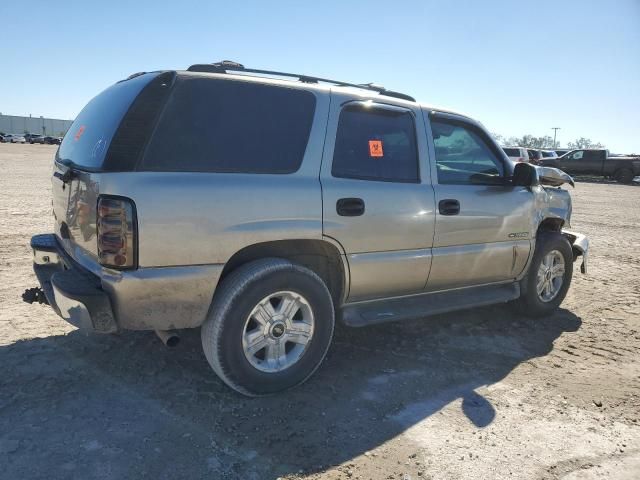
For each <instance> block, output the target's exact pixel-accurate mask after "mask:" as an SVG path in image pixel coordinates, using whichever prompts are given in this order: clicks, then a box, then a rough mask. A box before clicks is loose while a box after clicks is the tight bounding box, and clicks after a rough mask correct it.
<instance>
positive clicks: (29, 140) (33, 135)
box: [24, 133, 42, 143]
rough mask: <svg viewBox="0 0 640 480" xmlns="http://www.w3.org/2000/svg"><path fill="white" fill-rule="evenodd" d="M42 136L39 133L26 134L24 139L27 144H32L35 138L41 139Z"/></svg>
mask: <svg viewBox="0 0 640 480" xmlns="http://www.w3.org/2000/svg"><path fill="white" fill-rule="evenodd" d="M41 136H42V135H40V134H39V133H25V134H24V139H25V140H26V141H27V143H32V142H31V139H32V138H34V137H41Z"/></svg>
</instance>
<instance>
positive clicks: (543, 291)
mask: <svg viewBox="0 0 640 480" xmlns="http://www.w3.org/2000/svg"><path fill="white" fill-rule="evenodd" d="M572 275H573V251H572V249H571V244H570V243H569V241H568V240H567V239H566V238H565V237H564V236H563V235H562V234H560V233H557V232H550V233H545V234H542V235H540V236H539V237H538V240H537V244H536V249H535V252H534V254H533V259H532V260H531V265H530V266H529V273H528V274H527V276H526V277H525V278H524V279H523V280H522V283H521V288H522V290H521V291H522V294H521V296H520V298H519V300H518V304H519V308H520V310H521V311H522V313H524V314H525V315H527V316H531V317H543V316H546V315H550V314H552V313H553V312H554V311H556V310H557V309H558V307H559V306H560V304H561V303H562V301H563V300H564V298H565V296H566V295H567V291H568V290H569V286H570V285H571V277H572Z"/></svg>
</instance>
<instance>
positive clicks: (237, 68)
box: [187, 60, 416, 102]
mask: <svg viewBox="0 0 640 480" xmlns="http://www.w3.org/2000/svg"><path fill="white" fill-rule="evenodd" d="M187 71H189V72H207V73H227V72H244V73H257V74H259V75H276V76H279V77H291V78H297V79H298V80H299V81H300V82H303V83H319V82H322V83H331V84H333V85H338V86H340V87H355V88H363V89H365V90H371V91H374V92H378V93H379V94H380V95H386V96H387V97H394V98H400V99H402V100H409V101H410V102H415V101H416V99H415V98H413V97H412V96H410V95H407V94H404V93H400V92H394V91H393V90H387V89H386V88H384V87H382V86H380V85H376V84H373V83H363V84H358V83H348V82H341V81H340V80H330V79H328V78H320V77H311V76H309V75H300V74H298V73H286V72H275V71H272V70H258V69H255V68H245V66H244V65H242V64H241V63H237V62H232V61H230V60H223V61H222V62H217V63H197V64H195V65H191V66H190V67H189V68H187Z"/></svg>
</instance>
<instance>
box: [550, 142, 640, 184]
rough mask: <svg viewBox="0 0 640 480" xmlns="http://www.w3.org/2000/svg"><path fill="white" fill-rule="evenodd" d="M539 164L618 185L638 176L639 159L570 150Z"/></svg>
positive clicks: (599, 150) (592, 151) (605, 152)
mask: <svg viewBox="0 0 640 480" xmlns="http://www.w3.org/2000/svg"><path fill="white" fill-rule="evenodd" d="M541 164H542V165H543V166H548V167H556V168H559V169H561V170H563V171H565V172H566V173H569V174H571V175H595V176H599V177H607V178H613V179H614V180H616V181H617V182H620V183H631V182H632V181H633V178H634V177H637V176H639V175H640V157H633V156H612V155H610V154H609V150H604V149H584V150H572V151H570V152H569V153H565V154H564V155H562V156H560V157H557V158H545V159H543V160H542V162H541Z"/></svg>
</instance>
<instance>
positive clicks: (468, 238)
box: [427, 114, 534, 291]
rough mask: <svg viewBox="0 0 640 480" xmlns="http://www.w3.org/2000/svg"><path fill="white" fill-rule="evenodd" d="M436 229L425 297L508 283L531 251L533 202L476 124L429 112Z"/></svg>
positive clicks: (460, 118) (522, 267)
mask: <svg viewBox="0 0 640 480" xmlns="http://www.w3.org/2000/svg"><path fill="white" fill-rule="evenodd" d="M430 127H431V131H432V135H433V147H434V156H435V162H434V163H435V165H434V168H433V170H432V171H433V177H434V182H433V183H434V189H435V198H436V227H435V237H434V242H433V261H432V266H431V273H430V276H429V281H428V284H427V289H428V290H429V291H437V290H443V289H449V288H458V287H467V286H472V285H482V284H488V283H496V282H504V281H509V280H513V279H515V278H516V277H517V276H518V275H519V274H520V273H522V271H523V270H524V267H525V265H526V263H527V258H528V256H529V252H530V248H531V241H530V239H531V236H532V235H533V233H534V232H532V231H531V226H530V222H529V219H530V217H531V213H530V212H531V211H532V208H533V201H534V197H533V194H532V192H531V191H529V189H527V188H526V187H513V186H510V185H509V183H508V181H507V179H506V177H508V176H509V172H510V171H511V169H510V168H509V167H508V165H506V163H505V162H506V161H508V160H507V159H506V158H504V155H501V154H500V153H499V151H498V147H497V146H496V145H495V143H494V142H493V141H492V140H491V139H490V138H489V137H488V135H487V134H486V132H485V131H484V130H483V129H482V128H480V127H479V126H478V125H477V124H475V123H473V122H471V121H468V120H466V119H464V117H459V116H457V115H450V114H432V115H431V117H430Z"/></svg>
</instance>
